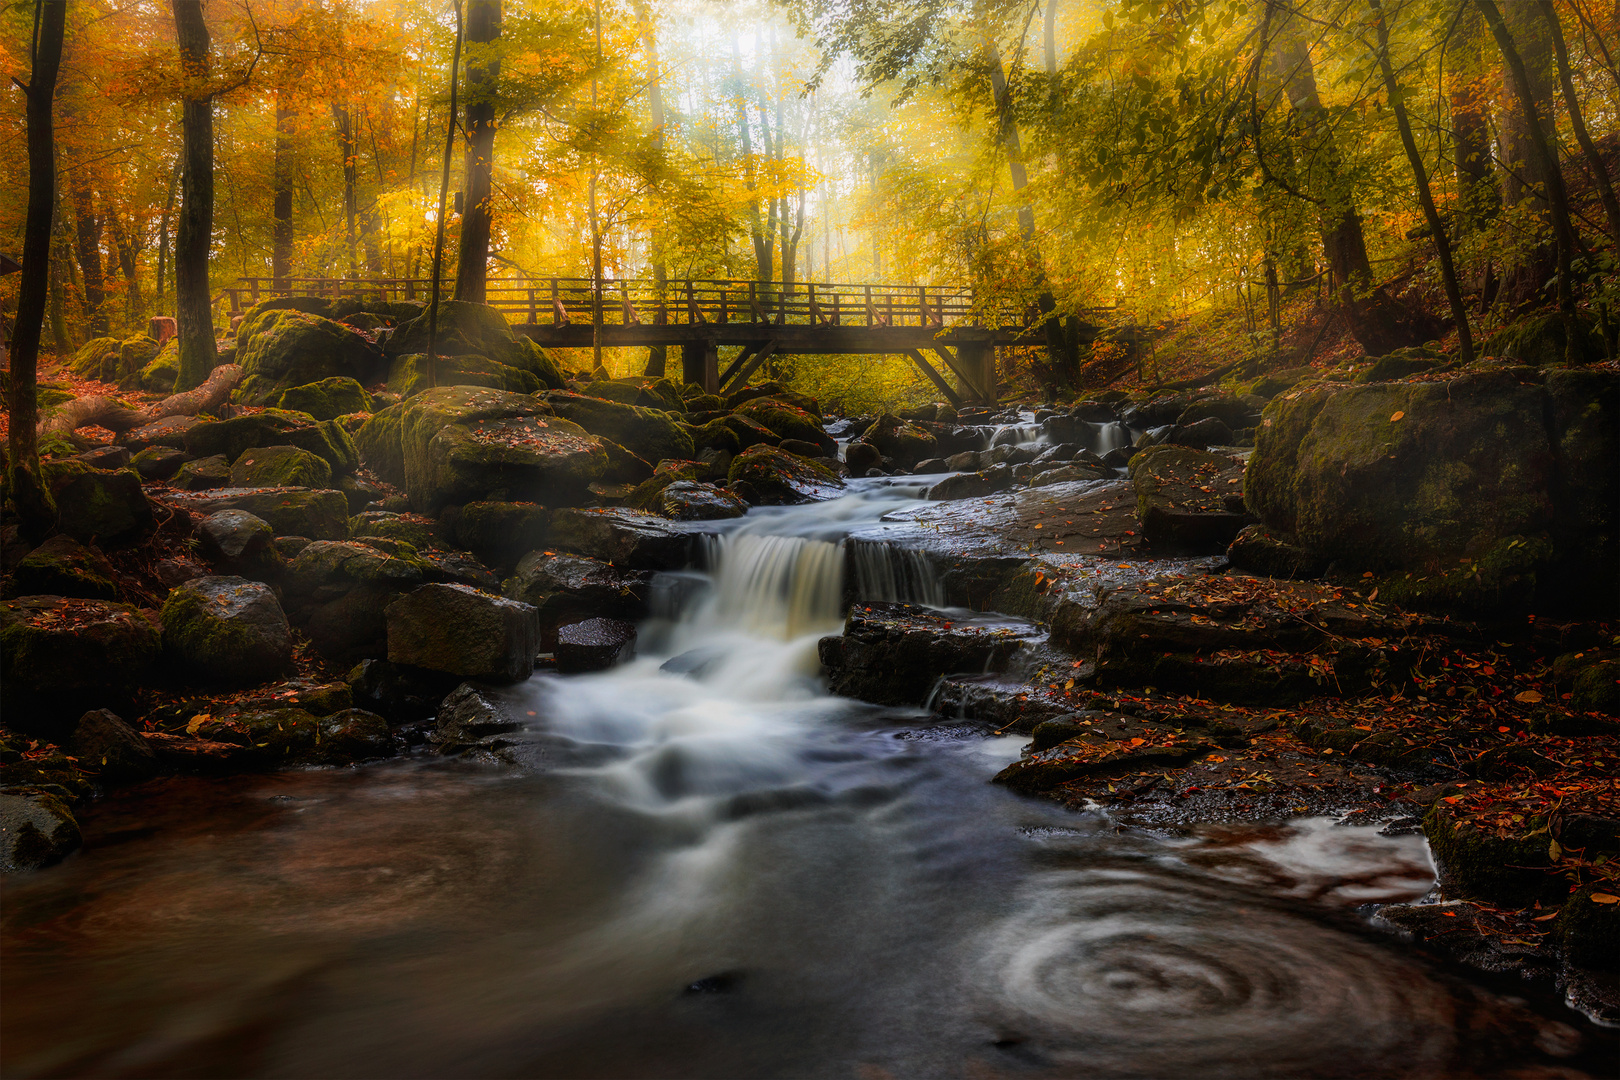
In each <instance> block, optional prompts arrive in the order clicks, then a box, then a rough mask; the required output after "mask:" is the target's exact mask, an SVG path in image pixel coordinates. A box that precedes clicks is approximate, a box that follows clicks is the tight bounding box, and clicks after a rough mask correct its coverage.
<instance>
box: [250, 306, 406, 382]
mask: <svg viewBox="0 0 1620 1080" xmlns="http://www.w3.org/2000/svg"><path fill="white" fill-rule="evenodd" d="M236 362H237V363H238V364H240V365H241V366H242V384H241V386H240V387H239V388H238V390H237V391H236V393H237V396H238V397H240V399H241V400H242V401H245V402H247V403H248V404H250V405H264V404H267V403H269V402H271V401H274V400H276V399H277V398H279V397H280V396H281V395H282V393H283V392H284V391H286V390H289V389H291V388H293V387H295V386H305V385H307V384H309V383H313V382H318V381H320V380H322V379H328V378H332V377H334V376H339V377H348V378H352V379H355V380H357V381H359V382H361V383H370V382H375V381H376V377H377V375H378V374H379V372H380V368H381V365H382V353H381V351H380V350H379V349H378V348H377V346H375V345H374V344H372V342H371V340H370V339H369V338H367V337H366V336H365V335H364V334H362V333H360V332H359V331H357V330H355V329H354V328H353V327H349V326H345V325H344V324H342V323H339V322H334V321H332V320H331V319H326V318H322V317H321V316H319V315H310V314H307V313H305V312H301V311H293V310H292V309H290V308H281V309H277V310H272V311H261V312H259V313H258V314H255V315H252V316H251V317H249V318H247V319H244V320H243V321H242V325H241V327H240V328H239V329H238V331H237V349H236Z"/></svg>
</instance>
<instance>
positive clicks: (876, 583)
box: [847, 540, 945, 607]
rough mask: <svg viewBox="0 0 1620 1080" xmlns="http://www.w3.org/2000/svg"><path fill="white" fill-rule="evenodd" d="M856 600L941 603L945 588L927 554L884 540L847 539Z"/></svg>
mask: <svg viewBox="0 0 1620 1080" xmlns="http://www.w3.org/2000/svg"><path fill="white" fill-rule="evenodd" d="M847 544H848V548H849V564H850V566H851V568H852V569H853V570H854V577H855V594H854V599H856V600H890V601H896V602H899V603H906V604H927V605H928V606H930V607H944V606H945V587H944V586H943V585H942V584H941V583H940V580H939V574H938V572H937V571H936V570H935V569H934V566H933V564H932V563H931V562H929V560H928V556H927V555H925V554H923V553H922V552H921V551H917V550H915V549H913V548H903V547H899V546H897V545H895V544H892V543H890V542H888V541H886V540H850V541H848V542H847Z"/></svg>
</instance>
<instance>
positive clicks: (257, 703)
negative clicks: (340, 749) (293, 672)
mask: <svg viewBox="0 0 1620 1080" xmlns="http://www.w3.org/2000/svg"><path fill="white" fill-rule="evenodd" d="M242 704H243V705H244V706H246V707H253V708H279V707H283V706H290V707H292V708H298V709H303V710H304V711H305V712H307V713H309V714H310V715H311V716H330V715H332V714H333V713H335V712H342V711H343V710H344V709H352V708H353V707H354V691H353V688H352V687H350V686H349V684H348V683H346V682H320V681H318V680H316V679H313V678H308V677H298V678H293V679H288V680H286V681H285V682H279V683H271V684H270V685H268V686H266V687H263V688H262V689H261V690H259V691H258V693H257V694H255V696H253V697H251V698H249V699H248V700H246V701H245V702H243V703H242Z"/></svg>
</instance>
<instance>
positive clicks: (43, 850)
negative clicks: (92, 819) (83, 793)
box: [0, 787, 83, 873]
mask: <svg viewBox="0 0 1620 1080" xmlns="http://www.w3.org/2000/svg"><path fill="white" fill-rule="evenodd" d="M82 842H83V838H82V837H81V836H80V834H79V823H78V822H77V821H76V820H74V817H73V813H72V811H71V810H69V809H68V804H67V800H65V799H63V798H61V797H60V796H59V795H57V794H56V793H55V792H52V791H49V790H45V789H41V788H28V787H19V788H9V787H8V789H7V790H5V791H0V873H6V872H10V871H16V870H38V869H40V868H41V867H45V866H50V865H51V864H52V863H56V862H60V861H61V860H62V859H63V858H65V857H66V856H67V854H68V853H69V852H71V851H73V850H74V849H75V848H77V847H78V846H79V845H80V844H81V843H82Z"/></svg>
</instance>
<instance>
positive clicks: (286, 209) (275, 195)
mask: <svg viewBox="0 0 1620 1080" xmlns="http://www.w3.org/2000/svg"><path fill="white" fill-rule="evenodd" d="M292 137H293V111H292V110H291V109H289V108H286V107H285V106H283V105H282V104H281V96H280V94H277V95H276V150H275V164H274V166H273V169H272V172H273V175H272V176H271V181H270V182H271V213H272V215H273V216H274V219H275V224H274V225H273V226H272V228H271V232H270V277H271V281H272V283H273V285H274V286H275V288H277V289H286V288H289V287H290V286H291V284H292V282H291V278H292V252H293V144H292Z"/></svg>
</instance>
